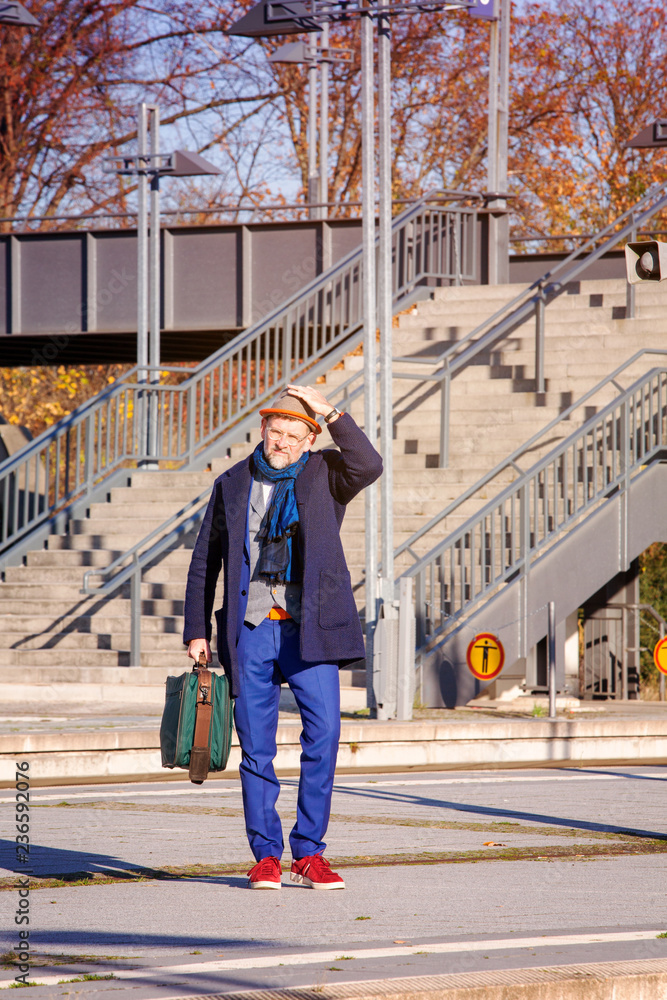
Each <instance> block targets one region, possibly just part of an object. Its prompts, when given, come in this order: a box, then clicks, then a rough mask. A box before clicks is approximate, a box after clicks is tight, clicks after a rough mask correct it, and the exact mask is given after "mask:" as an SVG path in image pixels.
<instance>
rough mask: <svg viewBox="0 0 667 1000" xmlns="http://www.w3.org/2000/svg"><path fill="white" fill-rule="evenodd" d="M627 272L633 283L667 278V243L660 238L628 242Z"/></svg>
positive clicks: (626, 254)
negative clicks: (660, 240) (661, 241)
mask: <svg viewBox="0 0 667 1000" xmlns="http://www.w3.org/2000/svg"><path fill="white" fill-rule="evenodd" d="M625 273H626V274H627V276H628V281H629V282H630V284H631V285H637V284H639V282H640V281H664V280H665V279H666V278H667V243H659V242H658V240H642V242H641V243H626V245H625Z"/></svg>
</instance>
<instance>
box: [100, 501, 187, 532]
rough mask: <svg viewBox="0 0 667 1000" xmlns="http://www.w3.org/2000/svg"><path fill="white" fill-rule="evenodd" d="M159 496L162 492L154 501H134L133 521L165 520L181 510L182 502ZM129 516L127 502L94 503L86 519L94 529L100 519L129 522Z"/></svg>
mask: <svg viewBox="0 0 667 1000" xmlns="http://www.w3.org/2000/svg"><path fill="white" fill-rule="evenodd" d="M195 495H196V494H195ZM159 496H160V494H159V493H158V499H155V500H153V501H150V500H147V501H137V502H136V503H132V521H135V520H137V521H144V520H155V519H158V520H160V521H164V520H165V519H166V518H168V517H172V516H173V515H174V514H176V513H178V511H179V510H181V508H182V506H183V505H182V504H173V503H167V502H166V501H163V500H161V499H159ZM191 499H192V498H191ZM128 502H129V498H128ZM127 517H128V510H127V503H94V504H91V506H90V509H89V511H88V517H87V519H86V520H87V521H88V522H89V523H90V526H91V528H93V529H94V528H95V526H96V525H97V522H98V521H105V520H108V519H109V518H118V520H119V521H124V522H127Z"/></svg>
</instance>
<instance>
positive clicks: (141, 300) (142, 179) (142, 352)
mask: <svg viewBox="0 0 667 1000" xmlns="http://www.w3.org/2000/svg"><path fill="white" fill-rule="evenodd" d="M147 115H148V109H147V107H146V105H145V104H143V103H142V104H140V105H139V115H138V118H139V121H138V126H137V144H138V149H137V155H138V157H139V163H140V169H139V174H138V177H137V365H138V366H139V372H138V373H137V374H138V380H139V382H144V381H145V380H146V371H145V369H146V367H147V365H148V176H147V174H146V172H145V169H146V168H147V166H148V165H147V163H146V159H145V157H146V155H147Z"/></svg>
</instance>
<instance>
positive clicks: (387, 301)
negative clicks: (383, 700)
mask: <svg viewBox="0 0 667 1000" xmlns="http://www.w3.org/2000/svg"><path fill="white" fill-rule="evenodd" d="M386 2H387V0H379V3H378V12H380V11H381V10H382V7H383V6H386ZM390 23H391V22H390V20H389V18H388V17H378V138H379V146H378V152H379V156H378V158H379V244H380V246H379V254H378V325H379V327H380V452H381V454H382V462H383V466H384V471H383V474H382V479H381V481H380V482H381V515H382V577H381V581H380V592H381V597H382V600H383V602H385V603H387V604H389V603H390V602H391V601H393V599H394V509H393V493H394V470H393V447H394V444H393V442H394V420H393V400H392V388H393V386H392V315H393V309H392V305H393V302H392V246H391V194H392V188H391V28H390Z"/></svg>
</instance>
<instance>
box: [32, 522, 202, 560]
mask: <svg viewBox="0 0 667 1000" xmlns="http://www.w3.org/2000/svg"><path fill="white" fill-rule="evenodd" d="M72 523H73V522H72ZM87 524H88V522H87V521H84V522H83V525H84V526H85V525H87ZM88 526H89V525H88ZM96 527H97V525H96ZM148 533H149V532H147V534H148ZM142 537H144V536H143V535H141V534H139V533H137V534H132V535H129V534H127V533H126V534H120V533H118V534H117V533H116V532H98V531H96V532H95V533H94V534H93V533H91V532H89V531H88V532H86V531H83V532H81V534H70V535H49V537H48V539H47V542H46V548H47V551H49V552H60V551H67V550H72V551H90V550H94V549H104V550H107V551H112V552H115V553H117V554H118V555H120V554H122V553H123V552H127V550H128V549H130V548H132V546H133V545H136V543H137V542H139V541H141V539H142ZM196 538H197V533H196V532H194V531H193V532H188V533H187V534H186V535H181V539H180V546H181V547H183V548H184V549H192V548H194V544H195V540H196Z"/></svg>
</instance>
